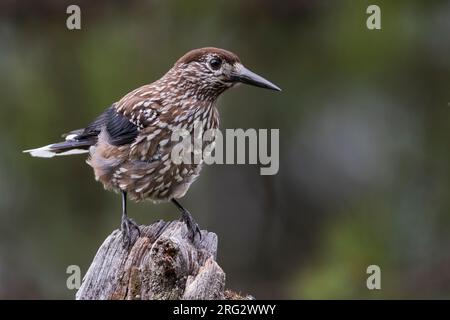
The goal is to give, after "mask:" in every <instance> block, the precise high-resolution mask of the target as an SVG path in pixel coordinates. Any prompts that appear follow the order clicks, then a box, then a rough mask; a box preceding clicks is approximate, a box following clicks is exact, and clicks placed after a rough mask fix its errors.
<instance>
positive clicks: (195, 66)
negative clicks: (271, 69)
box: [174, 47, 281, 93]
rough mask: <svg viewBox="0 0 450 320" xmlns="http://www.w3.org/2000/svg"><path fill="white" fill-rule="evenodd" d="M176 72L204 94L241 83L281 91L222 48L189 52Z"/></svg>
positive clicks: (179, 62)
mask: <svg viewBox="0 0 450 320" xmlns="http://www.w3.org/2000/svg"><path fill="white" fill-rule="evenodd" d="M174 69H175V70H177V71H178V72H181V75H182V77H183V78H184V79H185V80H187V81H188V82H189V83H191V84H192V85H194V86H198V89H199V90H201V91H203V92H205V91H207V92H208V91H209V92H211V93H221V92H223V91H224V90H226V89H228V88H231V87H233V86H234V85H236V84H239V83H245V84H249V85H253V86H257V87H261V88H266V89H271V90H276V91H281V89H280V88H279V87H277V86H276V85H274V84H273V83H271V82H270V81H268V80H266V79H264V78H263V77H261V76H259V75H257V74H256V73H254V72H252V71H250V70H248V69H247V68H246V67H244V65H243V64H242V63H241V61H240V59H239V57H238V56H237V55H235V54H234V53H232V52H229V51H226V50H223V49H218V48H211V47H209V48H201V49H195V50H192V51H189V52H188V53H186V54H185V55H184V56H183V57H181V58H180V59H179V60H178V61H177V62H176V63H175V66H174Z"/></svg>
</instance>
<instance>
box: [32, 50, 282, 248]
mask: <svg viewBox="0 0 450 320" xmlns="http://www.w3.org/2000/svg"><path fill="white" fill-rule="evenodd" d="M239 83H246V84H250V85H254V86H257V87H261V88H266V89H272V90H277V91H281V89H280V88H278V87H277V86H276V85H274V84H272V83H270V82H269V81H267V80H266V79H264V78H262V77H260V76H259V75H257V74H255V73H253V72H251V71H250V70H248V69H246V68H245V67H244V66H243V65H242V63H241V62H240V60H239V58H238V57H237V56H236V55H235V54H233V53H231V52H229V51H226V50H223V49H218V48H202V49H196V50H192V51H190V52H188V53H187V54H185V55H184V56H183V57H181V58H180V59H179V60H178V61H177V62H176V63H175V65H174V66H173V67H172V69H170V70H169V71H168V72H167V73H166V74H165V75H164V76H163V77H162V78H160V79H159V80H157V81H155V82H153V83H151V84H147V85H144V86H142V87H140V88H137V89H135V90H133V91H131V92H130V93H128V94H127V95H125V96H124V97H123V98H122V99H120V100H119V101H118V102H116V103H114V104H113V105H112V106H110V107H109V108H107V109H106V111H104V112H103V113H102V114H101V115H100V116H98V117H97V118H96V119H95V120H94V121H93V122H92V123H91V124H90V125H88V126H87V127H86V128H84V129H79V130H75V131H72V132H70V133H68V134H66V135H63V137H65V141H64V142H58V143H54V144H50V145H47V146H44V147H41V148H37V149H32V150H26V151H24V152H29V153H30V154H31V155H32V156H35V157H43V158H51V157H53V156H62V155H72V154H79V153H89V157H88V160H87V163H88V164H89V165H90V166H91V167H92V168H93V169H94V173H95V178H96V180H97V181H100V182H101V183H103V186H104V187H105V189H107V190H112V191H116V192H119V193H121V194H122V222H121V231H122V235H123V239H124V244H125V246H129V245H130V244H131V243H132V242H133V238H134V239H135V237H136V235H138V236H139V235H140V231H139V226H138V225H137V224H136V223H135V222H134V221H133V220H132V219H130V218H128V216H127V206H126V204H127V196H128V197H129V198H130V199H132V200H135V201H141V200H145V199H149V200H152V201H154V202H159V201H171V202H173V203H174V204H175V205H176V207H177V208H178V209H179V210H180V211H181V219H182V221H184V222H185V223H186V226H187V228H188V230H189V234H190V236H191V239H194V238H195V235H196V234H197V233H198V234H199V236H201V234H200V229H199V227H198V225H197V223H196V222H195V220H194V219H193V218H192V216H191V214H190V213H189V211H187V210H186V209H185V208H183V207H182V206H181V204H180V203H179V202H178V200H177V199H179V198H181V197H183V196H184V195H185V194H186V192H187V190H188V189H189V186H190V185H191V183H192V182H194V180H195V179H196V178H197V177H198V175H199V173H200V170H201V167H202V164H201V163H199V164H185V163H180V164H174V163H173V162H172V161H171V157H170V155H171V150H172V148H173V146H174V143H172V142H171V141H170V137H171V135H172V133H173V132H174V131H175V130H180V129H186V130H188V131H189V132H192V131H193V130H194V122H196V121H200V123H201V125H202V126H203V130H208V129H217V128H218V127H219V114H218V111H217V109H216V107H215V103H216V100H217V98H218V97H219V95H220V94H221V93H223V92H224V91H225V90H227V89H228V88H231V87H233V86H234V85H236V84H239ZM133 229H134V230H135V232H133Z"/></svg>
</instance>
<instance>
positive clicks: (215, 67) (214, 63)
mask: <svg viewBox="0 0 450 320" xmlns="http://www.w3.org/2000/svg"><path fill="white" fill-rule="evenodd" d="M209 65H210V66H211V68H212V69H213V70H218V69H219V68H220V66H221V65H222V60H220V59H219V58H212V59H211V60H210V61H209Z"/></svg>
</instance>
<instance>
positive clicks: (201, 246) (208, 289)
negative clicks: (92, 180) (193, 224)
mask: <svg viewBox="0 0 450 320" xmlns="http://www.w3.org/2000/svg"><path fill="white" fill-rule="evenodd" d="M201 234H202V237H201V239H199V237H198V236H197V237H196V239H195V241H194V242H192V241H190V240H189V237H188V233H187V228H186V226H185V224H184V223H182V222H180V221H172V222H165V221H159V222H156V223H154V224H152V225H150V226H141V237H140V238H138V239H137V240H136V242H135V243H134V245H133V246H132V247H131V248H130V249H125V248H124V247H123V245H122V234H121V232H120V231H119V230H115V231H114V232H113V233H112V234H110V235H109V236H108V237H107V238H106V240H105V241H104V242H103V244H102V245H101V246H100V248H99V250H98V251H97V254H96V255H95V258H94V260H93V262H92V264H91V266H90V267H89V270H88V271H87V273H86V275H85V277H84V279H83V283H82V285H81V287H80V289H79V290H78V292H77V294H76V299H77V300H85V299H120V300H125V299H127V300H132V299H143V300H152V299H251V298H252V297H251V296H246V297H242V296H240V295H238V294H236V293H233V292H231V291H228V290H225V273H224V272H223V270H222V268H220V266H219V265H218V264H217V262H216V255H217V235H216V234H215V233H212V232H208V231H206V230H202V231H201Z"/></svg>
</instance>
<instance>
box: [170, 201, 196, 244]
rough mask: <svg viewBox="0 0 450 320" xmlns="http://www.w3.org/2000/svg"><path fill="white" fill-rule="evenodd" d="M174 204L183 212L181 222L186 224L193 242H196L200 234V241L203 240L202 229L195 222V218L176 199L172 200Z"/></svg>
mask: <svg viewBox="0 0 450 320" xmlns="http://www.w3.org/2000/svg"><path fill="white" fill-rule="evenodd" d="M172 202H173V203H174V204H175V206H176V207H177V208H178V210H180V212H181V221H183V222H184V223H185V224H186V227H187V228H188V231H189V237H190V239H191V241H194V239H195V235H196V234H197V233H198V235H199V236H200V239H201V238H202V233H201V232H200V228H199V227H198V224H197V222H195V220H194V218H193V217H192V215H191V214H190V212H189V211H187V210H186V209H185V208H184V207H183V206H182V205H181V204H180V203H179V202H178V201H177V200H176V199H172Z"/></svg>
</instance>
